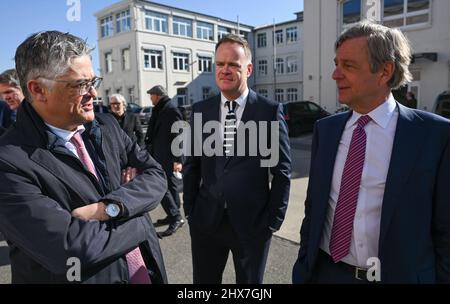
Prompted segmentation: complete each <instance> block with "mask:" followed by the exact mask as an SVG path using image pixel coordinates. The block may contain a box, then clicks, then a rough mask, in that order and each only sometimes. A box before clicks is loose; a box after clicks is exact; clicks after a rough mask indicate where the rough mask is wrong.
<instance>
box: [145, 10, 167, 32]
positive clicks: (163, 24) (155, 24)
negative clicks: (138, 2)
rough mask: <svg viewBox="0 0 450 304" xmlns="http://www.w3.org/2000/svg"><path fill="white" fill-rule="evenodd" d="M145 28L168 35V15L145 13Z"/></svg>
mask: <svg viewBox="0 0 450 304" xmlns="http://www.w3.org/2000/svg"><path fill="white" fill-rule="evenodd" d="M145 28H146V29H148V30H150V31H154V32H160V33H167V15H164V14H160V13H155V12H152V11H145Z"/></svg>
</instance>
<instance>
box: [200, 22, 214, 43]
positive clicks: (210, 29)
mask: <svg viewBox="0 0 450 304" xmlns="http://www.w3.org/2000/svg"><path fill="white" fill-rule="evenodd" d="M204 34H206V36H207V38H205V37H204V36H205V35H204ZM197 39H201V40H206V41H214V24H212V23H208V22H203V21H197Z"/></svg>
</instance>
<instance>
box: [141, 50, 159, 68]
mask: <svg viewBox="0 0 450 304" xmlns="http://www.w3.org/2000/svg"><path fill="white" fill-rule="evenodd" d="M144 68H145V69H152V70H162V69H163V58H162V51H159V50H144Z"/></svg>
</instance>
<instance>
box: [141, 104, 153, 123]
mask: <svg viewBox="0 0 450 304" xmlns="http://www.w3.org/2000/svg"><path fill="white" fill-rule="evenodd" d="M152 110H153V107H143V108H142V110H141V111H140V112H139V119H140V120H141V124H143V125H146V124H148V120H149V119H150V116H152Z"/></svg>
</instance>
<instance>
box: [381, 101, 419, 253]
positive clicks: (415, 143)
mask: <svg viewBox="0 0 450 304" xmlns="http://www.w3.org/2000/svg"><path fill="white" fill-rule="evenodd" d="M397 107H398V110H399V116H398V121H397V128H396V131H395V136H394V144H393V147H392V153H391V160H390V162H389V169H388V175H387V178H386V186H385V189H384V196H383V206H382V212H381V223H380V240H379V252H380V253H381V252H382V250H383V241H384V239H385V237H386V233H387V231H388V228H389V223H390V221H391V219H392V215H393V213H394V211H395V207H396V204H397V203H398V202H399V201H400V200H401V196H402V192H403V191H405V189H404V185H405V183H406V181H407V180H408V177H409V176H410V174H411V172H412V170H413V168H414V166H415V163H416V160H417V157H418V155H419V153H420V150H421V149H422V148H423V147H422V146H421V144H420V143H422V142H423V138H424V136H425V135H426V134H425V129H424V128H423V127H422V126H421V123H420V122H421V121H420V120H419V119H420V118H418V117H417V116H416V115H415V113H414V111H412V110H410V109H408V108H406V107H404V106H402V105H400V104H397Z"/></svg>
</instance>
